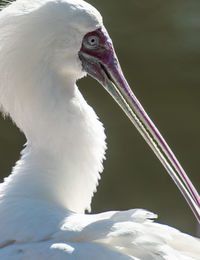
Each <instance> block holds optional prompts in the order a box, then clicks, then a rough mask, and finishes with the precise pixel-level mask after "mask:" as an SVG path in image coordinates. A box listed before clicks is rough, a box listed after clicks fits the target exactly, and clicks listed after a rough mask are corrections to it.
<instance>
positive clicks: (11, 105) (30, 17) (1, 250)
mask: <svg viewBox="0 0 200 260" xmlns="http://www.w3.org/2000/svg"><path fill="white" fill-rule="evenodd" d="M99 27H102V28H103V23H102V18H101V15H100V14H99V12H98V11H97V10H96V9H95V8H93V7H92V6H91V5H89V4H87V3H86V2H84V1H82V0H34V1H29V0H17V1H16V2H13V3H12V4H11V5H9V6H8V7H6V8H5V9H3V10H2V11H1V13H0V104H1V107H2V111H3V113H5V114H7V115H10V117H11V118H12V119H13V121H14V122H15V123H16V124H17V126H18V127H19V128H20V129H21V130H22V131H23V132H24V134H25V135H26V138H27V144H26V147H25V149H24V150H23V152H22V156H21V158H20V160H19V161H18V162H17V164H16V166H15V167H14V168H13V171H12V174H11V175H10V176H9V177H8V178H6V179H5V181H4V183H2V184H1V185H0V259H1V260H27V259H29V260H36V259H37V260H40V259H41V260H47V259H48V260H54V259H56V260H57V259H59V260H62V259H70V260H71V259H80V260H81V259H82V260H85V259H87V260H90V259H99V260H100V259H101V260H102V259H105V260H106V259H139V260H151V259H152V260H153V259H155V260H159V259H160V260H161V259H163V260H164V259H165V260H176V259H177V260H179V259H180V260H198V259H200V241H199V240H198V239H196V238H193V237H190V236H188V235H186V234H183V233H181V232H179V231H177V230H175V229H173V228H170V227H168V226H164V225H160V224H157V223H154V222H152V220H150V219H153V218H155V217H156V216H155V215H154V214H152V213H150V212H147V211H145V210H140V209H136V210H129V211H122V212H117V211H116V212H105V213H101V214H97V215H90V214H87V215H86V214H84V211H85V209H88V210H90V204H91V198H92V196H93V193H94V192H95V190H96V186H97V184H98V180H99V178H100V173H101V172H102V170H103V166H102V162H103V159H104V154H105V149H106V143H105V134H104V128H103V126H102V124H101V122H100V121H99V120H98V118H97V116H96V114H95V112H94V111H93V109H92V108H91V107H90V106H89V105H88V104H87V103H86V101H85V100H84V98H83V97H82V95H81V93H80V92H79V90H78V88H77V86H76V81H77V80H78V79H79V78H82V77H83V76H85V72H83V70H82V64H81V61H80V59H79V57H78V53H79V50H80V48H81V45H82V40H83V37H84V36H85V35H86V34H87V33H88V32H91V31H94V30H96V29H98V28H99Z"/></svg>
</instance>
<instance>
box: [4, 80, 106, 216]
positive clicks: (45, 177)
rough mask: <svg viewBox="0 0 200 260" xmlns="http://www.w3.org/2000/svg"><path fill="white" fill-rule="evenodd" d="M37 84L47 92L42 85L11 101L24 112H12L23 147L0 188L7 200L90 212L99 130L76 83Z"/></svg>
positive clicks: (101, 147) (100, 151)
mask: <svg viewBox="0 0 200 260" xmlns="http://www.w3.org/2000/svg"><path fill="white" fill-rule="evenodd" d="M41 82H43V83H44V84H45V86H46V85H47V83H48V84H49V87H48V88H44V86H42V85H41V86H40V87H37V90H34V91H32V93H31V96H29V95H28V96H26V97H24V96H23V100H15V102H16V104H23V106H21V107H20V106H19V105H18V106H17V109H16V107H12V108H13V110H12V109H11V111H10V115H11V117H12V118H13V120H14V121H15V122H16V124H17V125H18V126H19V127H20V128H21V130H22V131H23V132H24V133H25V135H26V137H27V145H26V148H25V149H24V150H23V152H22V157H21V159H20V160H19V161H18V162H17V164H16V166H15V167H14V168H13V172H12V174H11V175H10V176H9V177H8V178H7V179H6V181H5V182H4V184H3V185H4V189H5V190H6V192H5V194H6V197H8V198H10V197H13V198H16V199H17V198H18V197H30V198H34V199H42V200H50V201H53V202H54V203H57V204H59V205H60V206H62V207H65V208H67V209H69V210H72V211H75V212H84V210H85V209H88V210H90V204H91V198H92V196H93V193H94V191H95V190H96V186H97V184H98V180H99V178H100V175H99V174H100V173H101V172H102V170H103V166H102V161H103V159H104V153H105V149H106V144H105V134H104V129H103V126H102V124H101V123H100V122H99V120H98V118H97V116H96V114H95V113H94V111H93V109H92V108H91V107H90V106H89V105H88V104H87V103H86V101H85V100H84V99H83V97H82V95H81V93H80V92H79V90H78V88H77V87H76V85H75V83H72V82H64V81H63V82H62V81H61V80H60V85H55V82H57V83H58V82H59V80H58V78H57V77H56V79H55V78H51V79H50V80H48V79H46V80H45V81H41ZM26 87H27V88H29V87H31V86H26ZM38 90H39V91H38ZM25 93H26V92H25ZM28 94H30V93H28ZM41 97H42V98H41ZM16 98H17V96H16ZM18 98H19V99H20V95H18ZM20 102H21V103H20Z"/></svg>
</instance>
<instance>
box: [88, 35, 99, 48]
mask: <svg viewBox="0 0 200 260" xmlns="http://www.w3.org/2000/svg"><path fill="white" fill-rule="evenodd" d="M87 44H88V45H89V46H90V47H97V46H98V45H99V38H98V37H97V36H94V35H92V36H89V37H88V38H87Z"/></svg>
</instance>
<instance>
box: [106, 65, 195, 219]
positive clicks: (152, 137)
mask: <svg viewBox="0 0 200 260" xmlns="http://www.w3.org/2000/svg"><path fill="white" fill-rule="evenodd" d="M101 67H102V70H103V71H104V73H105V82H104V88H105V89H106V90H107V91H108V92H109V94H110V95H111V96H112V97H113V98H114V99H115V101H116V102H117V103H118V104H119V105H120V107H121V108H122V109H123V111H124V112H125V113H126V115H127V116H128V117H129V119H130V120H131V122H132V123H133V124H134V125H135V127H136V128H137V130H138V131H139V132H140V134H141V135H142V136H143V138H144V139H145V141H146V142H147V144H148V145H149V146H150V147H151V149H152V150H153V152H154V153H155V154H156V156H157V157H158V159H159V160H160V162H161V163H162V164H163V166H164V167H165V169H166V170H167V172H168V173H169V175H170V176H171V178H172V179H173V181H174V182H175V183H176V185H177V186H178V188H179V190H180V191H181V193H182V194H183V196H184V198H185V199H186V201H187V203H188V204H189V206H190V208H191V209H192V211H193V213H194V215H195V216H196V218H197V220H198V222H199V223H200V197H199V194H198V192H197V190H196V189H195V187H194V186H193V184H192V182H191V181H190V179H189V177H188V176H187V174H186V172H185V171H184V169H183V168H182V166H181V165H180V163H179V161H178V160H177V158H176V157H175V155H174V153H173V152H172V150H171V149H170V147H169V146H168V144H167V143H166V141H165V140H164V138H163V137H162V135H161V134H160V132H159V131H158V129H157V128H156V126H155V125H154V123H153V122H152V121H151V119H150V118H149V116H148V115H147V113H146V112H145V110H144V108H143V107H142V105H141V104H140V102H139V101H138V99H137V98H136V96H135V95H134V94H133V92H132V90H131V88H130V87H129V85H128V83H127V81H126V79H125V77H124V76H123V73H122V71H121V69H120V66H119V64H115V66H112V68H111V67H110V66H106V67H105V65H102V64H101Z"/></svg>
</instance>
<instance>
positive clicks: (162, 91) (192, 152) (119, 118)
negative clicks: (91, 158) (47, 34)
mask: <svg viewBox="0 0 200 260" xmlns="http://www.w3.org/2000/svg"><path fill="white" fill-rule="evenodd" d="M0 2H1V1H0ZM88 2H90V3H91V4H93V5H94V6H95V7H96V8H97V9H98V10H99V11H100V12H101V14H102V15H103V17H104V24H105V26H106V27H107V29H108V31H109V33H110V36H111V38H112V39H113V42H114V45H115V49H116V52H117V54H118V57H119V60H120V63H121V66H122V68H123V71H124V74H125V75H126V77H127V79H128V82H129V84H130V86H131V87H132V89H133V91H134V93H135V94H136V96H137V97H138V98H139V100H140V101H141V103H142V104H143V106H144V107H145V109H146V110H147V112H148V113H149V115H150V116H151V118H152V119H153V121H154V122H155V123H156V125H157V126H158V128H159V129H160V131H161V133H162V134H163V135H164V137H165V138H166V140H167V141H168V143H169V145H170V146H171V148H172V150H173V151H174V152H175V154H176V155H177V157H178V159H179V160H180V162H181V163H182V165H183V167H184V169H185V170H186V172H188V175H189V176H190V178H191V180H192V181H193V183H194V184H195V186H196V188H197V190H198V191H199V192H200V164H199V161H200V159H199V149H200V137H199V133H200V119H199V112H200V101H199V98H200V72H199V67H200V1H199V0H190V1H188V0H168V1H162V0H151V1H149V0H126V1H116V0H109V1H107V0H89V1H88ZM78 85H79V88H80V90H81V91H82V93H83V95H84V96H85V98H86V99H87V101H88V103H89V104H91V105H92V106H93V107H94V108H95V110H96V112H97V114H98V115H99V117H100V119H101V121H102V122H103V123H104V126H105V128H106V134H107V142H108V150H107V160H106V161H105V163H104V166H105V170H104V172H103V175H102V180H101V182H100V185H99V187H98V192H97V193H96V194H95V196H94V199H93V204H92V209H93V210H92V211H93V212H100V211H106V210H114V209H119V210H122V209H129V208H145V209H148V210H150V211H153V212H155V213H157V214H158V215H159V219H158V221H159V222H162V223H167V224H169V225H172V226H174V227H177V228H179V229H181V230H182V231H185V232H189V233H190V234H196V232H197V222H196V220H195V218H194V216H193V214H192V213H191V211H190V209H189V207H188V206H187V204H186V202H185V201H184V199H183V197H182V195H181V194H180V192H179V191H178V190H177V188H176V186H175V185H174V183H173V182H172V180H171V179H170V177H169V176H168V174H167V173H166V172H165V170H164V169H163V167H162V166H161V165H160V163H159V161H158V160H157V158H156V157H155V156H154V154H153V153H152V152H151V151H150V148H149V147H148V146H147V145H146V144H145V142H144V141H143V139H142V138H141V137H140V136H139V134H138V133H137V131H136V130H135V128H134V127H133V126H132V125H131V123H130V122H129V120H128V119H127V118H126V117H125V115H124V114H123V112H122V111H121V110H120V109H119V107H118V106H117V105H116V104H115V103H114V101H113V100H112V99H111V97H110V96H109V95H108V94H107V93H106V92H105V91H104V89H103V88H102V87H101V86H100V85H99V84H98V83H97V82H95V81H94V80H92V79H91V78H86V79H83V80H81V81H79V82H78ZM24 143H25V138H24V136H23V134H22V133H20V131H19V130H18V129H17V128H16V127H15V126H14V125H13V124H12V122H11V121H10V120H9V119H6V120H4V119H3V118H1V119H0V178H1V180H3V178H4V177H5V176H7V175H8V174H9V173H10V171H11V168H12V166H13V165H14V163H15V161H16V160H17V159H18V158H19V153H20V150H21V149H22V146H23V144H24Z"/></svg>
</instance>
